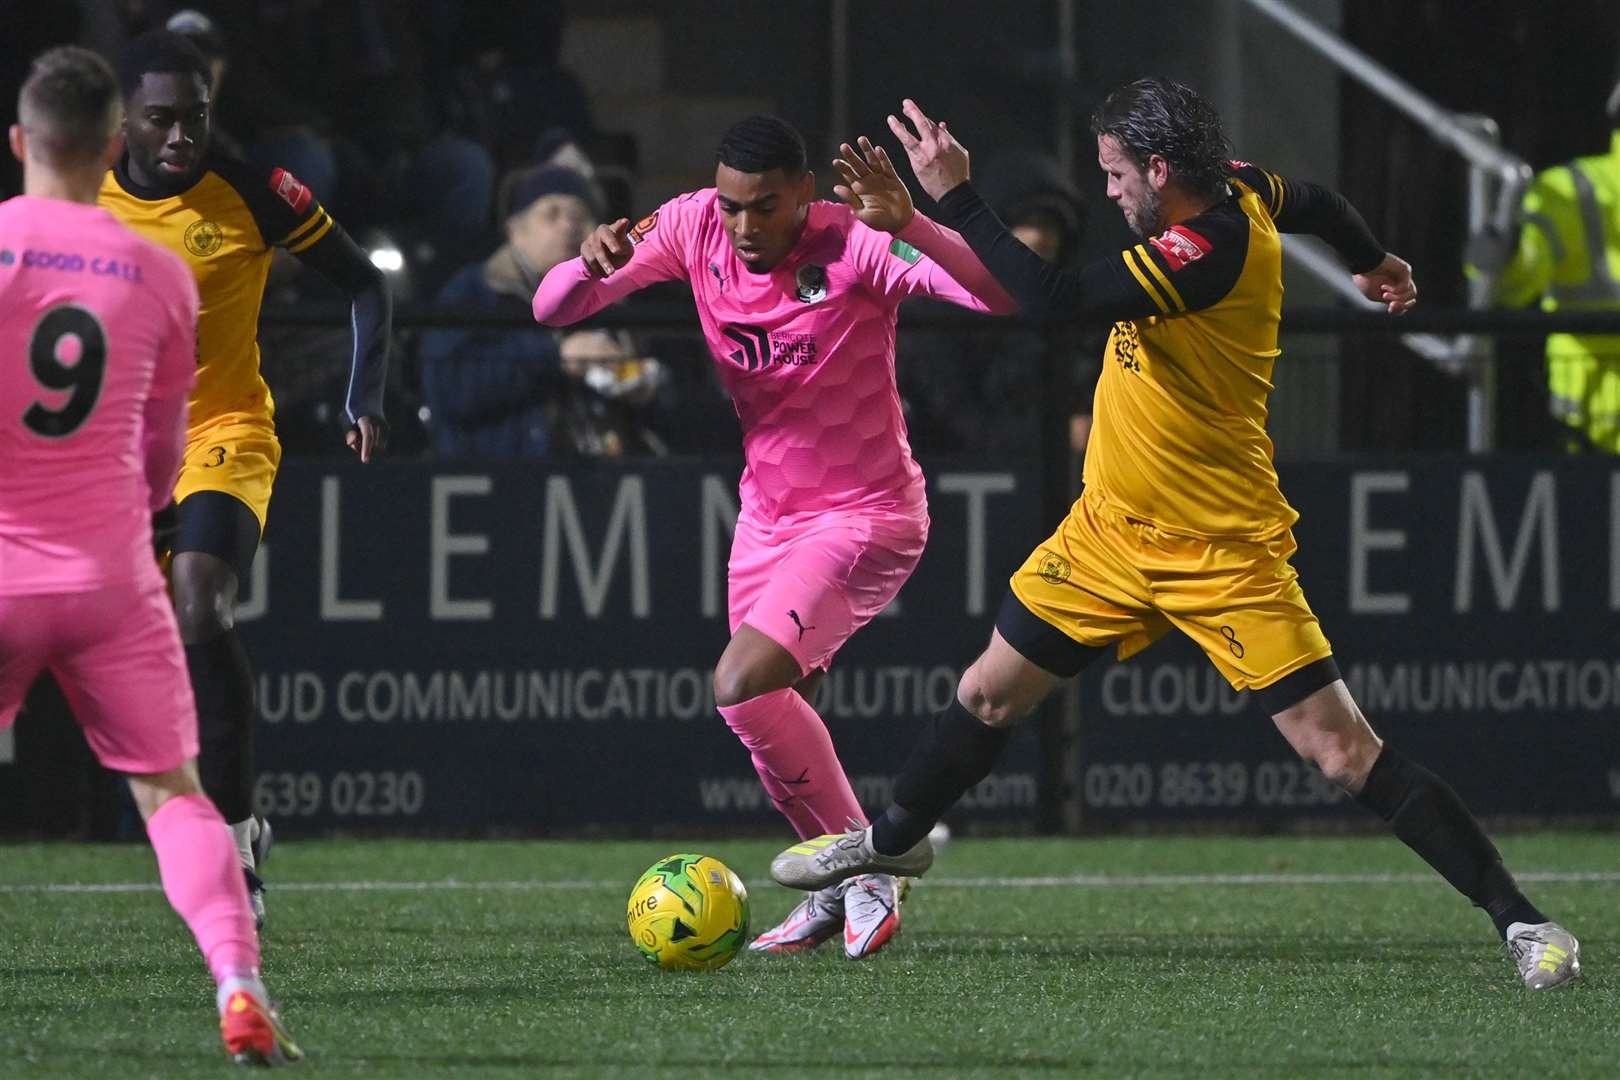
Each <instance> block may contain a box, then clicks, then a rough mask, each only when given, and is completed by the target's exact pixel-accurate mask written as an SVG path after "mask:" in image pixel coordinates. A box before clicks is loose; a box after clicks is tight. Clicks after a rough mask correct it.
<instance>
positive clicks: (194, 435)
mask: <svg viewBox="0 0 1620 1080" xmlns="http://www.w3.org/2000/svg"><path fill="white" fill-rule="evenodd" d="M280 464H281V442H280V441H279V440H278V439H277V438H276V428H275V424H274V423H272V422H271V420H270V418H269V417H267V416H264V415H262V414H256V413H224V414H222V415H220V416H217V417H214V418H213V419H210V420H208V421H207V422H206V423H203V424H201V425H199V426H197V427H193V428H191V429H190V430H188V431H187V432H186V456H185V458H184V460H183V461H182V463H181V465H180V479H179V481H178V482H177V483H176V484H175V485H174V497H175V501H177V502H184V501H185V498H186V496H188V495H195V494H196V493H197V492H199V491H222V492H224V493H225V494H227V495H232V496H235V497H236V498H237V499H240V500H241V501H242V502H243V503H245V504H247V507H248V509H250V510H252V511H253V516H254V517H256V518H258V519H259V532H260V534H263V532H264V523H265V518H266V516H267V515H268V514H269V512H270V488H271V486H272V485H274V484H275V481H276V469H277V467H278V466H280Z"/></svg>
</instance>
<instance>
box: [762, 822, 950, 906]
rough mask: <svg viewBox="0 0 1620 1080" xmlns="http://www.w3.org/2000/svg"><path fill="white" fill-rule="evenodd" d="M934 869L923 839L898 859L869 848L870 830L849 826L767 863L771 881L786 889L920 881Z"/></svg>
mask: <svg viewBox="0 0 1620 1080" xmlns="http://www.w3.org/2000/svg"><path fill="white" fill-rule="evenodd" d="M932 865H934V845H933V844H931V843H929V841H928V838H927V837H926V836H925V837H923V838H922V839H921V840H919V841H917V842H916V843H915V844H913V845H912V846H911V847H910V848H909V849H908V850H907V851H905V852H903V853H901V854H899V855H884V854H883V853H882V852H879V851H877V850H876V849H874V848H873V847H872V827H871V826H870V825H861V824H859V823H858V822H854V821H852V822H850V827H849V831H847V832H845V833H844V834H843V835H842V836H840V835H839V834H838V833H827V834H825V835H823V836H816V837H812V838H811V839H809V840H801V841H799V842H798V843H797V844H794V845H793V846H792V847H790V848H788V849H787V850H786V851H784V852H782V853H781V854H780V855H778V856H777V857H776V858H774V859H772V860H771V877H772V878H774V879H775V880H776V882H777V884H779V885H786V886H787V887H788V888H790V889H805V890H807V891H808V890H813V889H825V888H826V887H827V886H828V885H834V884H837V883H838V882H840V881H844V880H846V879H848V878H852V877H855V876H856V875H857V874H892V875H894V876H896V877H921V876H922V875H923V874H925V873H927V872H928V868H929V867H930V866H932Z"/></svg>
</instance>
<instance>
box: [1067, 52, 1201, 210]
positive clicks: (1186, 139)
mask: <svg viewBox="0 0 1620 1080" xmlns="http://www.w3.org/2000/svg"><path fill="white" fill-rule="evenodd" d="M1091 131H1092V134H1094V135H1110V136H1112V137H1113V138H1114V139H1115V140H1116V141H1118V143H1119V145H1120V147H1121V148H1123V149H1124V151H1125V152H1126V153H1127V154H1129V155H1130V157H1131V160H1133V161H1135V162H1136V164H1137V165H1139V166H1141V167H1142V168H1146V167H1147V163H1148V159H1149V158H1150V157H1152V156H1153V155H1154V154H1157V155H1159V156H1160V157H1162V158H1164V160H1165V161H1167V162H1169V163H1170V176H1171V178H1172V179H1174V180H1177V181H1179V182H1180V183H1181V184H1182V186H1183V187H1185V188H1187V190H1188V191H1189V192H1191V193H1192V194H1194V195H1201V196H1206V197H1210V196H1218V195H1220V193H1221V192H1222V191H1224V190H1225V186H1226V176H1227V170H1228V168H1229V166H1228V165H1227V161H1228V159H1230V158H1231V156H1232V144H1231V143H1230V142H1229V141H1227V138H1226V131H1225V130H1224V129H1223V128H1222V127H1221V116H1220V113H1218V112H1216V111H1215V106H1213V105H1211V104H1210V103H1209V102H1208V101H1206V100H1205V99H1204V98H1202V97H1200V96H1199V94H1198V92H1197V91H1195V90H1193V89H1192V88H1191V87H1189V86H1185V85H1183V84H1182V83H1178V82H1175V81H1174V80H1172V79H1159V78H1153V79H1138V80H1136V81H1135V82H1133V83H1128V84H1126V85H1125V86H1122V87H1120V88H1119V89H1117V90H1115V91H1114V92H1113V93H1111V94H1109V95H1108V98H1107V100H1105V101H1104V102H1103V103H1102V108H1100V109H1098V110H1097V111H1096V113H1094V114H1093V115H1092V117H1091Z"/></svg>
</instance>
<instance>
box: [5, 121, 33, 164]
mask: <svg viewBox="0 0 1620 1080" xmlns="http://www.w3.org/2000/svg"><path fill="white" fill-rule="evenodd" d="M6 136H7V139H8V141H9V142H10V143H11V154H12V156H13V157H15V158H16V159H17V160H18V161H22V160H23V159H24V158H26V157H27V156H28V143H27V141H26V139H25V137H24V135H23V129H22V125H21V124H12V125H11V130H10V131H8V132H6Z"/></svg>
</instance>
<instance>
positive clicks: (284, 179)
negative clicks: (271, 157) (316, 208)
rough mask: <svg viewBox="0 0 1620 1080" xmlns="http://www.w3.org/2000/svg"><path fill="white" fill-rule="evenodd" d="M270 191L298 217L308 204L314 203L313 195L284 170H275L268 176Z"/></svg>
mask: <svg viewBox="0 0 1620 1080" xmlns="http://www.w3.org/2000/svg"><path fill="white" fill-rule="evenodd" d="M270 190H271V191H273V192H275V195H276V198H278V199H280V200H281V201H282V202H284V203H286V204H287V205H288V206H290V207H292V212H293V213H295V214H298V215H300V216H302V214H303V213H304V211H305V210H308V209H309V204H310V203H312V202H314V201H315V193H314V192H313V191H311V190H309V187H308V186H307V185H305V184H304V183H303V181H301V180H299V179H298V177H296V176H294V175H293V174H292V173H290V172H288V171H287V170H286V169H276V170H275V171H274V172H272V173H271V174H270Z"/></svg>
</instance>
